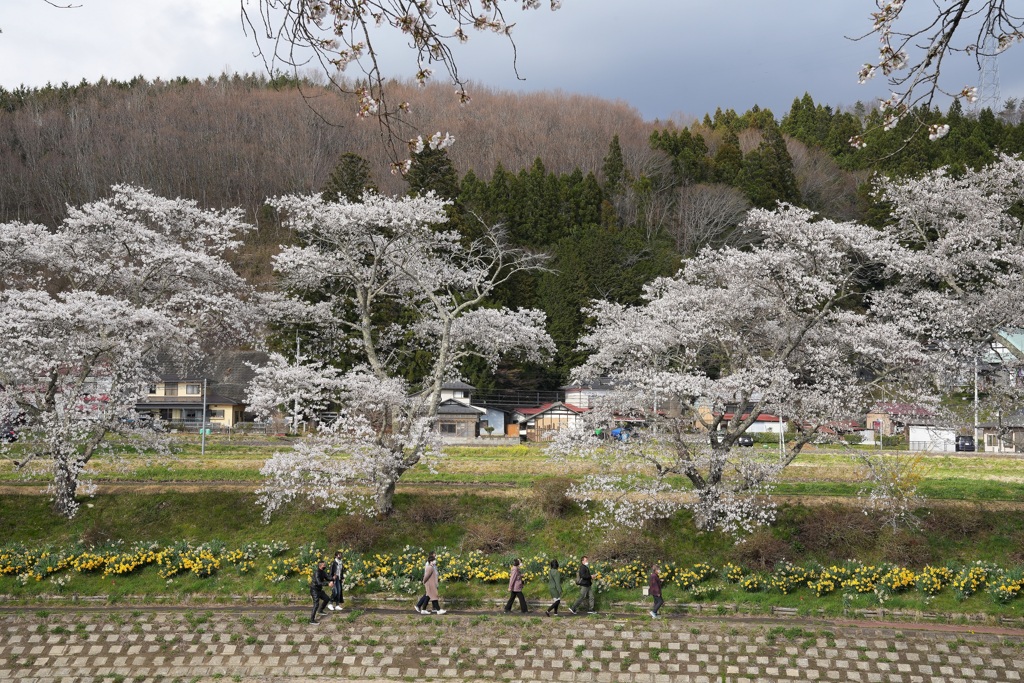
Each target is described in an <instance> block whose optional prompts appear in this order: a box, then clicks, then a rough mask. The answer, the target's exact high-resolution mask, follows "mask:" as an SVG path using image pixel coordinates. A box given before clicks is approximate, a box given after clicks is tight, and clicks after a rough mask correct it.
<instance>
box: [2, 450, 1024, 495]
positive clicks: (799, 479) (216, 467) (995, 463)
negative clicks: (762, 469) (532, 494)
mask: <svg viewBox="0 0 1024 683" xmlns="http://www.w3.org/2000/svg"><path fill="white" fill-rule="evenodd" d="M290 445H291V441H290V440H289V439H287V438H270V439H266V440H259V441H256V440H246V441H243V442H238V441H235V442H231V441H228V440H226V439H225V438H224V437H216V438H213V439H211V440H210V442H209V443H208V444H207V448H206V453H205V454H204V455H201V454H200V448H199V444H198V443H197V442H196V438H195V437H193V438H192V439H190V440H184V439H183V440H181V441H179V442H178V444H177V447H176V449H175V451H176V452H175V455H174V457H173V458H170V459H161V460H157V459H139V458H134V459H130V460H127V461H126V462H123V463H119V464H117V465H115V464H114V463H112V462H111V461H110V460H109V459H104V458H100V459H98V460H97V461H95V463H94V465H93V466H92V470H93V472H94V478H95V479H96V480H97V481H99V482H250V483H252V484H254V485H258V483H259V481H260V474H259V470H260V468H261V467H262V466H263V462H264V461H265V460H266V459H267V458H268V457H270V455H271V454H273V452H274V451H275V450H284V449H288V448H289V447H290ZM925 462H926V465H927V474H926V477H925V480H924V483H923V484H922V487H921V493H922V494H923V495H925V496H926V497H927V498H929V499H935V500H968V501H975V500H984V501H1006V502H1015V503H1024V459H1019V458H1012V457H1004V456H985V455H971V456H966V455H959V454H957V455H934V456H928V457H927V458H926V459H925ZM590 471H592V470H590V469H589V468H588V465H586V464H584V463H580V464H573V465H566V464H564V463H554V462H552V461H550V460H549V458H548V457H547V455H546V454H545V452H544V449H543V447H541V446H537V445H530V446H496V447H481V448H471V447H452V448H449V449H447V457H445V458H443V459H441V460H439V461H437V463H436V466H435V471H433V472H431V471H430V470H429V469H428V468H427V467H426V466H424V465H420V466H419V467H417V468H415V469H414V470H413V471H411V472H409V473H407V474H406V476H405V477H404V478H403V479H402V481H403V483H404V484H422V483H431V484H480V485H502V486H515V485H520V486H529V485H530V484H532V483H533V482H535V481H537V480H538V479H543V478H545V477H552V476H570V477H571V476H576V475H581V474H585V473H588V472H590ZM45 478H46V473H45V468H44V464H40V469H37V470H36V471H35V472H34V473H29V475H28V476H27V477H26V476H25V474H24V473H17V472H15V469H14V466H13V464H12V462H11V461H10V460H0V484H9V485H16V484H20V483H34V482H39V481H44V480H45ZM862 482H863V471H862V468H861V466H860V465H859V464H858V462H857V459H856V455H855V452H854V451H853V450H849V451H846V452H841V451H838V452H837V451H816V450H809V451H806V452H804V453H802V454H801V455H800V456H799V457H798V458H797V460H796V461H795V462H794V463H793V464H792V465H790V466H789V467H788V468H787V469H786V471H785V472H784V474H783V477H782V481H781V482H780V484H779V486H778V488H777V489H776V491H777V493H778V494H780V495H784V496H807V497H822V496H826V497H852V496H856V494H857V492H858V491H859V490H860V489H861V487H862ZM680 483H683V484H685V482H680Z"/></svg>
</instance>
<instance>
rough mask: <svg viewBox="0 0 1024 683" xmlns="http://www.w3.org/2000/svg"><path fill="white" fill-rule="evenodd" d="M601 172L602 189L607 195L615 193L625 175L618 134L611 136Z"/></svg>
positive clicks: (624, 163)
mask: <svg viewBox="0 0 1024 683" xmlns="http://www.w3.org/2000/svg"><path fill="white" fill-rule="evenodd" d="M601 172H602V174H603V175H604V191H605V192H606V193H607V194H609V195H614V194H616V193H617V192H618V190H619V184H620V183H621V182H622V181H623V180H624V179H625V175H626V162H625V161H624V160H623V158H622V147H621V146H620V145H619V136H618V134H616V135H615V136H613V137H612V141H611V144H609V145H608V155H607V156H606V157H605V158H604V164H603V165H602V166H601Z"/></svg>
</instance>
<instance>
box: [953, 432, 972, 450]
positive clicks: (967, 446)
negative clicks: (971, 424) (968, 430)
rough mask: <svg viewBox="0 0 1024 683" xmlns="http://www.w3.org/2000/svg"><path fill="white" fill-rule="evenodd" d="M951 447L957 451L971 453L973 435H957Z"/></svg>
mask: <svg viewBox="0 0 1024 683" xmlns="http://www.w3.org/2000/svg"><path fill="white" fill-rule="evenodd" d="M953 448H954V449H955V450H957V451H964V452H968V453H973V452H974V451H975V445H974V437H973V436H964V435H962V434H961V435H959V436H957V437H956V442H955V443H954V445H953Z"/></svg>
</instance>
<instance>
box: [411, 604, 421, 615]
mask: <svg viewBox="0 0 1024 683" xmlns="http://www.w3.org/2000/svg"><path fill="white" fill-rule="evenodd" d="M412 609H413V611H415V612H416V614H423V613H422V612H420V608H419V605H414V606H413V608H412Z"/></svg>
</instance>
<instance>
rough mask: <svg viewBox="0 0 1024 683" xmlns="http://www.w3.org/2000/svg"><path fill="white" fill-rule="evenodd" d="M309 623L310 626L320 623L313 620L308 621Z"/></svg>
mask: <svg viewBox="0 0 1024 683" xmlns="http://www.w3.org/2000/svg"><path fill="white" fill-rule="evenodd" d="M309 623H311V624H319V623H320V622H319V621H316V620H314V619H310V620H309Z"/></svg>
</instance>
